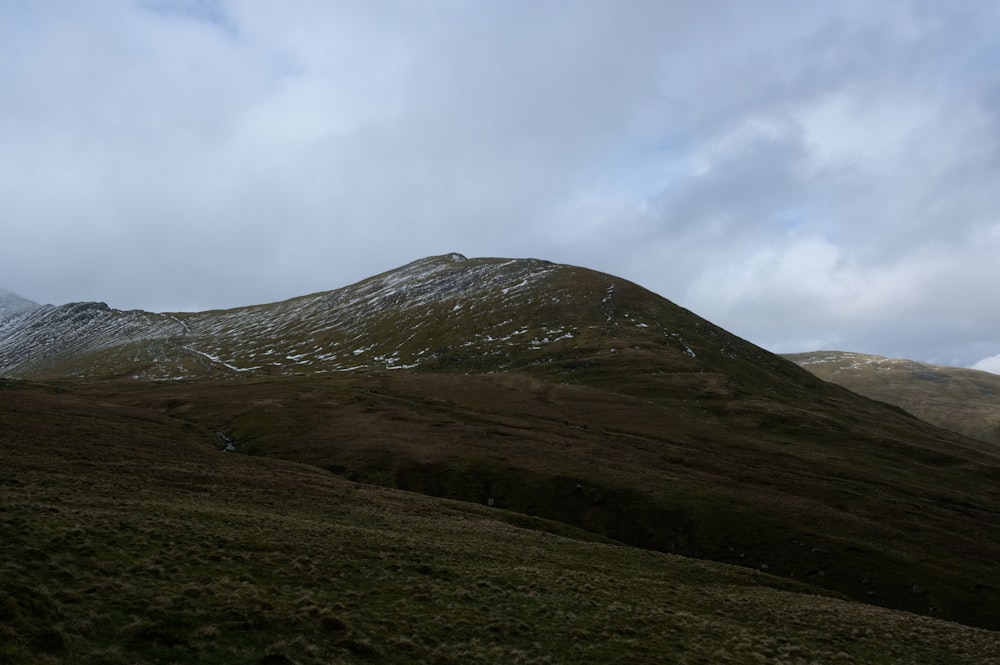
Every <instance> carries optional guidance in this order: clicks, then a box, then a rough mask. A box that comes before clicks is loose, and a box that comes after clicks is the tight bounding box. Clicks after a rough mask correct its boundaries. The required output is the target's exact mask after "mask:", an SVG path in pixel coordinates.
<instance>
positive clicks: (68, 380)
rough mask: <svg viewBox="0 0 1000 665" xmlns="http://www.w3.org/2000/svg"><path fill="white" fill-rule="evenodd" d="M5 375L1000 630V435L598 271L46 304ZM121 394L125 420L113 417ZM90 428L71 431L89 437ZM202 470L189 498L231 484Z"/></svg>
mask: <svg viewBox="0 0 1000 665" xmlns="http://www.w3.org/2000/svg"><path fill="white" fill-rule="evenodd" d="M0 376H6V377H8V378H9V380H8V381H7V385H8V386H10V390H11V391H21V392H24V393H26V394H28V395H34V396H35V397H39V395H46V394H53V395H56V396H59V400H58V404H59V406H58V408H55V407H53V408H54V411H55V412H57V413H62V412H63V411H62V410H67V413H69V414H70V415H73V416H74V417H79V421H73V423H72V424H67V425H66V426H67V427H71V426H72V427H76V428H79V431H80V432H81V434H80V437H81V441H85V442H86V444H87V445H96V446H100V445H102V443H101V440H102V438H103V437H107V438H108V440H109V445H111V443H113V444H114V445H113V446H112V447H113V448H114V450H115V451H118V452H116V454H118V453H119V452H120V451H121V450H122V449H123V448H124V449H128V446H129V443H128V437H129V429H130V428H131V427H134V428H137V429H138V430H143V429H144V428H146V427H147V426H151V424H156V423H159V424H161V425H163V426H164V427H166V429H165V430H164V432H166V434H164V437H165V438H162V439H157V440H158V441H159V442H160V443H159V444H157V445H163V446H167V447H169V446H171V445H173V443H174V439H173V438H172V437H174V436H181V435H183V436H188V435H197V436H200V437H202V439H201V440H202V441H203V442H205V443H206V445H215V446H217V447H219V448H229V449H233V450H234V451H235V454H236V456H238V457H240V458H243V457H246V456H250V457H253V458H267V459H268V460H270V461H271V462H273V461H275V460H282V461H283V462H290V463H294V464H297V465H306V466H308V467H309V468H312V469H318V470H322V472H323V473H333V474H336V475H338V476H340V477H342V478H345V479H347V480H350V481H353V482H356V483H362V484H364V485H379V486H383V487H387V488H392V489H396V490H405V491H409V492H411V493H416V494H422V495H429V496H433V497H438V498H443V499H449V500H461V501H464V502H467V503H469V504H476V505H477V506H479V507H482V506H489V504H490V503H491V502H492V504H493V507H494V508H496V509H498V510H500V511H505V514H509V515H512V516H516V517H512V519H515V520H526V521H527V522H528V523H531V524H538V520H542V521H545V523H546V524H550V525H551V524H557V525H559V527H558V529H567V530H570V531H572V532H573V533H577V534H579V533H580V532H586V533H587V534H589V537H591V538H596V539H598V540H602V541H608V540H610V541H613V542H615V543H617V544H618V545H620V546H623V547H629V548H633V551H635V552H637V553H638V551H639V550H638V549H635V548H639V549H643V550H650V551H658V552H662V553H670V554H677V555H682V556H685V557H690V558H695V559H701V560H711V561H714V562H718V563H726V564H737V565H740V566H743V567H749V568H753V569H755V570H757V571H759V572H760V571H766V573H767V574H768V575H771V576H774V577H776V578H782V579H783V580H784V581H787V582H793V581H794V582H796V583H798V582H803V583H805V584H808V585H810V586H811V587H813V588H815V589H818V590H820V591H822V592H824V593H826V592H830V593H836V594H842V595H843V596H846V597H849V598H852V599H855V600H859V601H863V602H866V603H870V604H875V605H880V606H883V607H885V608H891V609H895V610H906V611H911V612H917V613H921V614H925V615H928V616H933V617H940V618H947V619H950V620H954V621H960V622H963V623H966V624H969V625H975V626H980V627H987V628H991V629H1000V618H998V617H1000V569H998V567H997V565H996V562H997V561H998V560H1000V490H998V481H1000V475H998V474H1000V451H998V449H997V447H996V446H995V445H993V444H989V443H986V442H983V441H977V440H974V439H969V438H966V437H964V436H961V435H959V434H957V433H955V432H952V431H947V430H942V429H939V428H937V427H934V426H932V425H930V424H928V423H926V422H924V421H922V420H919V419H917V418H915V417H913V416H911V415H910V414H908V413H906V412H905V411H903V410H902V409H900V408H897V407H894V406H891V405H889V404H886V403H883V402H878V401H873V400H871V399H868V398H866V397H863V396H860V395H858V394H856V393H854V392H851V391H849V390H847V389H845V388H843V387H841V386H838V385H835V384H833V383H830V382H826V381H823V380H821V379H819V378H817V377H816V376H814V375H813V374H812V373H810V372H808V371H806V370H805V369H803V368H801V367H799V366H797V365H796V364H795V363H793V362H791V361H789V360H787V359H784V358H781V357H778V356H776V355H774V354H772V353H769V352H768V351H766V350H764V349H761V348H760V347H757V346H755V345H753V344H751V343H749V342H747V341H745V340H742V339H740V338H738V337H736V336H735V335H732V334H731V333H729V332H727V331H725V330H723V329H722V328H720V327H718V326H715V325H713V324H712V323H710V322H708V321H706V320H704V319H702V318H700V317H698V316H697V315H696V314H694V313H692V312H690V311H688V310H686V309H684V308H681V307H678V306H677V305H675V304H674V303H672V302H670V301H669V300H667V299H665V298H663V297H661V296H659V295H657V294H655V293H652V292H651V291H649V290H647V289H644V288H642V287H641V286H639V285H636V284H633V283H631V282H628V281H627V280H624V279H621V278H618V277H615V276H612V275H607V274H604V273H599V272H595V271H592V270H588V269H585V268H581V267H575V266H567V265H560V264H554V263H549V262H546V261H540V260H535V259H499V258H488V259H468V258H466V257H463V256H460V255H457V254H448V255H443V256H437V257H430V258H427V259H422V260H419V261H415V262H413V263H410V264H407V265H405V266H402V267H400V268H397V269H395V270H390V271H387V272H385V273H382V274H380V275H376V276H374V277H371V278H369V279H366V280H363V281H361V282H358V283H357V284H353V285H350V286H346V287H343V288H340V289H336V290H332V291H326V292H322V293H316V294H312V295H307V296H302V297H299V298H294V299H291V300H287V301H284V302H279V303H271V304H265V305H256V306H252V307H243V308H237V309H230V310H220V311H209V312H197V313H166V314H163V313H159V314H158V313H149V312H141V311H128V312H126V311H119V310H115V309H112V308H110V307H108V306H107V305H105V304H103V303H74V304H69V305H63V306H59V307H51V306H45V307H40V308H37V309H35V310H33V311H31V312H29V313H28V314H26V315H24V316H21V317H18V318H17V319H14V320H13V321H12V323H11V324H10V325H9V326H8V327H7V328H6V329H5V331H4V332H3V334H0ZM11 394H13V393H12V392H11V393H8V395H11ZM8 395H5V399H4V400H0V406H2V405H3V404H5V403H7V402H9V401H10V400H7V399H6V397H7V396H8ZM26 399H27V398H26ZM39 399H40V397H39ZM43 401H44V400H43ZM26 404H28V405H27V406H24V407H23V409H22V410H21V411H19V412H18V413H17V414H11V413H7V414H2V413H0V416H2V417H3V419H4V420H3V421H0V422H3V423H4V426H5V427H8V425H7V423H12V422H15V421H17V422H20V423H21V425H20V427H21V429H20V430H19V431H20V432H21V433H22V436H23V439H24V441H26V443H25V445H27V446H29V447H30V445H32V442H34V443H38V444H41V443H44V442H46V441H48V440H49V439H50V438H51V437H52V434H51V431H50V429H49V427H50V424H49V422H48V421H47V420H45V419H49V420H51V421H53V422H58V421H59V419H58V418H56V417H55V416H53V415H52V411H53V410H51V409H50V410H46V409H43V408H41V406H37V405H36V406H30V403H26ZM105 409H110V410H111V411H113V412H114V413H118V414H120V415H121V416H122V418H123V419H124V420H122V421H121V422H120V423H119V425H115V426H110V425H107V426H106V423H103V421H102V420H101V418H102V417H103V416H101V414H105V413H106V411H105ZM47 414H48V415H47ZM99 416H100V417H99ZM88 423H89V424H88ZM9 429H10V428H9V427H8V430H9ZM60 431H61V430H60ZM74 431H76V430H74V429H68V430H67V434H66V437H69V438H68V439H67V438H65V437H63V436H61V435H60V437H56V438H57V439H59V440H61V441H63V443H64V444H65V445H68V446H69V447H70V448H72V441H73V440H74V439H73V436H74V434H73V433H74ZM101 432H105V434H101ZM95 437H96V439H97V440H96V441H95V440H93V439H94V438H95ZM208 442H210V443H208ZM143 445H146V444H136V445H135V446H134V450H132V451H130V453H129V455H127V456H126V458H127V459H132V457H133V453H134V455H137V456H138V458H137V460H136V461H126V462H123V464H124V465H125V466H124V467H123V472H127V470H128V469H132V470H135V469H136V467H137V466H141V464H142V462H141V460H142V459H144V456H145V455H147V454H149V453H148V451H144V450H143V448H142V446H143ZM72 454H73V453H72V452H71V451H70V452H67V450H66V449H65V448H60V449H59V452H58V455H59V456H66V455H70V456H72ZM172 463H173V462H166V468H165V469H164V470H163V471H162V473H163V474H165V475H167V476H169V475H170V473H171V471H170V468H171V466H170V465H171V464H172ZM264 463H265V462H263V461H261V464H264ZM27 464H28V465H29V466H30V464H31V462H30V460H29V462H27ZM39 464H41V462H39ZM46 464H51V465H54V466H55V467H56V468H59V466H60V463H59V462H58V460H56V461H51V460H50V461H49V462H46ZM241 464H242V462H241ZM0 466H2V465H0ZM74 468H75V467H74ZM269 468H271V467H269ZM273 468H277V467H273ZM253 478H254V479H255V480H253V482H254V483H257V484H262V486H263V487H266V482H265V481H262V480H261V477H260V476H257V475H255V476H253ZM248 482H249V481H248ZM201 487H202V489H200V490H197V491H194V490H192V491H194V492H195V493H194V494H192V495H191V501H192V502H193V503H192V505H200V501H201V500H202V499H205V498H207V497H206V496H205V495H204V493H208V494H211V493H212V492H213V490H212V486H211V484H210V483H207V484H205V485H203V486H201ZM247 491H250V488H247ZM123 496H125V497H128V498H124V499H122V500H123V501H124V502H125V504H127V505H131V504H130V502H132V501H142V500H145V499H143V497H144V496H146V495H141V494H140V495H135V496H132V495H128V494H123ZM147 498H149V497H147ZM282 500H283V499H282ZM255 505H258V509H259V504H255ZM420 505H424V504H420ZM233 509H238V508H237V507H236V506H233ZM275 510H276V511H279V513H280V508H276V509H275ZM190 518H191V519H194V517H193V516H190ZM518 523H523V522H520V521H519V522H518ZM180 528H181V527H178V529H180ZM546 528H550V529H551V528H554V527H551V526H549V527H546ZM303 537H307V536H303ZM308 537H309V538H311V537H312V536H308ZM553 546H554V547H561V545H558V546H557V545H553ZM35 549H41V548H38V547H37V546H35ZM167 567H168V568H169V565H167ZM432 568H433V566H432ZM595 569H601V566H600V564H597V563H595ZM233 574H236V575H238V574H239V573H235V572H234V573H233ZM163 658H166V657H165V656H164V657H163ZM167 660H169V659H167ZM458 660H461V659H458ZM598 660H599V661H600V660H602V659H598ZM276 662H280V661H276Z"/></svg>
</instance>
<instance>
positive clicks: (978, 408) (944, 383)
mask: <svg viewBox="0 0 1000 665" xmlns="http://www.w3.org/2000/svg"><path fill="white" fill-rule="evenodd" d="M785 357H786V358H788V359H789V360H791V361H793V362H795V363H798V364H799V365H801V366H802V367H804V368H806V369H808V370H809V371H810V372H812V373H813V374H815V375H816V376H818V377H820V378H822V379H824V380H826V381H832V382H833V383H837V384H839V385H842V386H844V387H845V388H848V389H850V390H853V391H854V392H856V393H859V394H861V395H865V396H867V397H871V398H872V399H877V400H881V401H883V402H887V403H889V404H895V405H896V406H899V407H901V408H903V409H906V410H907V411H909V412H910V413H912V414H913V415H915V416H917V417H918V418H920V419H921V420H926V421H927V422H929V423H933V424H935V425H937V426H938V427H944V428H945V429H950V430H952V431H955V432H961V433H962V434H964V435H966V436H971V437H973V438H976V439H982V440H983V441H990V442H992V443H1000V376H997V375H996V374H991V373H989V372H981V371H978V370H974V369H964V368H961V367H947V366H942V365H932V364H930V363H922V362H917V361H915V360H905V359H901V358H885V357H883V356H872V355H866V354H863V353H848V352H844V351H812V352H809V353H793V354H788V355H786V356H785Z"/></svg>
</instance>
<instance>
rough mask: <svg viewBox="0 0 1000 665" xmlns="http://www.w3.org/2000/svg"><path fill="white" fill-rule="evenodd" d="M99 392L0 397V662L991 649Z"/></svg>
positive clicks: (985, 652) (917, 623) (799, 655)
mask: <svg viewBox="0 0 1000 665" xmlns="http://www.w3.org/2000/svg"><path fill="white" fill-rule="evenodd" d="M134 388H135V386H134V385H133V386H132V387H131V388H128V389H126V392H128V391H131V390H132V389H134ZM113 393H114V391H110V390H108V389H107V387H106V386H105V387H103V388H101V389H100V390H96V389H93V387H92V388H91V389H88V390H84V391H82V392H65V391H62V390H53V389H50V388H45V387H39V386H30V385H20V386H11V385H9V384H7V385H4V386H3V387H2V389H0V425H2V432H3V446H2V448H0V455H2V462H3V463H2V464H0V661H2V662H5V663H64V662H65V663H70V662H72V663H81V664H87V663H94V664H96V663H102V664H111V663H120V664H125V663H129V664H133V663H134V664H138V665H143V664H146V663H166V662H183V663H205V664H208V663H261V664H263V663H298V664H300V665H307V664H313V663H316V664H319V663H324V664H328V663H358V662H383V663H470V662H504V663H515V662H519V663H580V662H603V663H611V662H623V663H624V662H627V663H662V662H678V663H708V662H712V663H729V662H731V663H755V662H762V661H766V662H774V663H798V662H842V663H851V662H856V663H898V662H908V663H943V662H947V663H970V664H972V663H975V664H977V665H979V664H983V663H997V662H1000V643H998V640H997V636H996V634H995V633H990V632H986V631H982V630H978V629H974V628H968V627H964V626H961V625H958V624H954V623H948V622H943V621H940V620H936V619H933V618H928V617H920V616H916V615H913V614H908V613H900V612H892V611H889V610H885V609H882V608H877V607H872V606H868V605H863V604H859V603H854V602H849V601H845V600H840V599H837V598H834V597H831V596H829V595H822V594H820V593H819V592H818V591H817V590H815V589H811V588H810V587H805V586H802V585H799V584H797V583H795V582H792V581H784V580H781V579H780V578H777V577H772V576H769V575H766V574H763V573H759V572H755V571H749V570H744V569H739V568H735V567H729V566H724V565H720V564H715V563H708V562H697V561H693V560H689V559H684V558H680V557H674V556H669V555H665V554H658V553H653V552H648V551H641V550H636V549H632V548H627V547H622V546H617V545H610V544H602V543H599V542H595V541H594V539H593V538H591V537H589V536H587V535H586V534H581V533H579V532H573V531H572V530H570V529H568V528H566V527H563V526H560V525H558V524H553V523H547V522H543V521H541V520H533V519H530V518H526V517H524V516H521V515H518V514H515V513H511V512H508V511H504V510H500V509H496V508H494V509H488V508H486V507H483V506H476V505H473V504H469V503H458V502H450V501H446V500H441V499H433V498H430V497H424V496H420V495H416V494H408V493H402V492H398V491H394V490H388V489H379V488H375V487H371V486H366V485H359V484H355V483H350V482H348V481H345V480H343V479H340V478H338V477H336V476H334V475H332V474H329V473H327V472H324V471H322V470H320V469H317V468H315V467H311V466H307V465H301V464H294V463H288V462H282V461H278V460H273V459H267V458H261V457H254V456H248V455H241V454H238V453H237V454H232V453H224V452H220V451H219V450H218V449H217V447H216V443H217V437H216V436H215V435H214V433H213V432H211V431H208V430H206V429H205V428H203V427H200V426H198V425H197V424H193V423H192V422H184V421H183V420H180V419H178V418H176V417H171V416H168V415H164V414H163V413H162V412H157V411H153V410H148V409H144V408H137V407H132V406H127V405H124V404H123V401H122V399H121V398H122V397H123V395H118V396H115V395H114V394H113ZM279 393H280V390H279ZM319 393H322V391H319ZM129 394H130V395H132V397H135V394H134V393H129ZM295 394H297V395H299V396H303V398H306V397H304V396H305V395H307V394H308V392H306V393H295ZM313 395H314V396H317V393H316V392H313ZM292 396H293V394H292V393H281V394H280V399H286V398H291V397H292ZM340 398H341V399H349V395H348V394H342V395H340ZM171 399H172V398H171ZM125 401H128V400H125ZM173 408H175V409H176V408H181V405H179V404H175V406H174V407H173ZM189 410H191V409H190V408H189Z"/></svg>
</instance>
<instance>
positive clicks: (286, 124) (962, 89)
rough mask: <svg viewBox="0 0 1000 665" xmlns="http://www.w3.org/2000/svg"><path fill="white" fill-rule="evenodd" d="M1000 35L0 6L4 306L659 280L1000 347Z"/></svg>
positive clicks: (735, 324)
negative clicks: (568, 272)
mask: <svg viewBox="0 0 1000 665" xmlns="http://www.w3.org/2000/svg"><path fill="white" fill-rule="evenodd" d="M997 29H1000V9H997V8H995V7H994V5H993V4H992V3H987V2H975V1H973V2H968V3H961V4H960V5H954V6H952V5H948V6H947V7H946V6H944V5H939V4H930V3H920V2H910V1H908V0H886V1H885V2H880V3H878V5H877V6H874V5H872V4H871V3H867V2H860V1H859V2H842V3H834V4H831V3H823V2H803V3H795V4H794V5H789V4H787V3H778V2H766V1H765V2H760V3H757V4H755V6H754V11H753V12H748V11H747V8H746V5H745V3H739V2H731V1H726V0H716V1H713V2H709V3H694V4H691V3H662V2H652V1H651V2H642V1H638V2H634V3H630V4H629V8H628V11H623V10H622V7H621V5H620V4H619V3H613V2H607V1H603V0H581V1H574V2H568V1H556V2H550V3H543V4H541V5H540V4H538V3H528V2H520V1H517V0H515V1H511V2H483V3H475V4H466V3H451V2H445V1H441V2H435V1H431V2H427V3H419V4H415V3H410V2H395V1H392V0H385V1H380V2H372V3H359V4H352V3H346V4H341V3H327V2H310V1H307V0H298V1H295V2H288V3H281V4H280V5H279V4H275V3H268V2H256V1H248V2H222V1H221V0H219V1H208V0H205V1H196V0H183V1H182V0H150V1H145V0H144V1H142V2H127V1H125V0H122V1H120V2H108V3H100V4H98V5H96V6H90V5H88V6H87V7H85V8H84V7H82V6H78V5H77V4H73V3H69V4H60V5H51V4H46V3H23V2H15V3H6V4H5V5H4V7H3V8H2V9H0V56H2V57H0V86H2V89H3V90H4V91H5V104H4V105H3V106H2V108H0V142H2V144H3V145H4V150H3V152H2V154H0V216H2V219H3V220H4V224H3V227H2V231H0V285H2V286H4V287H7V288H10V289H12V290H14V291H17V292H19V293H21V294H22V295H25V296H26V297H30V298H33V299H36V300H46V301H50V302H65V301H68V300H83V299H97V300H105V301H108V302H109V303H110V304H112V305H113V306H118V307H142V308H147V309H159V310H171V309H201V308H208V307H226V306H235V305H241V304H248V303H254V302H262V301H268V300H276V299H279V298H285V297H291V296H294V295H299V294H301V293H306V292H312V291H318V290H322V289H329V288H335V287H338V286H342V285H345V284H347V283H350V282H352V281H355V280H358V279H362V278H364V277H366V276H368V275H370V274H373V273H376V272H379V271H381V270H385V269H388V268H391V267H393V266H396V265H400V264H402V263H405V262H407V261H410V260H412V259H415V258H418V257H421V256H425V255H428V254H438V253H442V252H446V251H460V252H462V253H464V254H466V255H470V256H478V255H494V256H495V255H503V256H537V257H540V258H548V259H552V260H557V261H563V262H567V263H574V264H578V265H585V266H588V267H593V268H596V269H600V270H605V271H608V272H612V273H615V274H618V275H621V276H623V277H626V278H628V279H631V280H633V281H636V282H639V283H641V284H643V285H644V286H647V287H649V288H651V289H653V290H654V291H657V292H659V293H661V294H663V295H664V296H666V297H668V298H671V299H674V300H676V301H678V302H679V303H681V304H683V305H684V306H686V307H688V308H690V309H692V310H694V311H695V312H697V313H699V314H702V315H704V316H706V317H707V318H710V319H712V320H713V321H715V322H717V323H719V324H720V325H723V326H725V327H727V328H729V329H731V330H733V331H734V332H736V333H737V334H740V335H742V336H744V337H747V338H749V339H751V340H752V341H755V342H757V343H760V344H762V345H764V346H767V347H769V348H773V349H775V350H787V351H794V350H807V349H809V348H813V347H814V346H816V345H824V346H832V345H836V346H838V347H840V348H845V349H848V350H856V351H870V352H873V353H881V354H883V355H892V356H906V357H913V358H915V359H918V360H936V361H942V362H950V363H954V364H963V365H969V364H971V363H972V362H974V361H975V360H976V359H978V358H983V357H986V356H990V355H992V354H995V353H997V351H998V350H1000V337H998V333H997V331H998V330H1000V322H998V321H997V316H998V315H997V314H995V313H994V312H995V310H996V308H995V307H993V305H992V302H991V301H990V295H989V294H990V289H989V288H988V287H989V286H990V285H992V284H995V283H996V280H997V274H996V268H995V265H996V262H995V258H994V257H995V256H996V255H997V250H998V249H1000V214H998V212H997V211H998V210H1000V190H998V189H997V188H996V187H995V186H994V183H995V182H996V181H997V177H998V175H1000V143H998V141H997V138H996V137H997V136H1000V122H998V121H1000V115H998V114H1000V111H998V110H997V109H1000V104H998V103H997V102H998V101H1000V100H998V97H1000V85H998V79H997V78H996V75H995V72H996V67H995V63H996V61H997V53H998V52H997V50H996V47H995V45H994V42H995V39H994V36H995V34H996V31H997Z"/></svg>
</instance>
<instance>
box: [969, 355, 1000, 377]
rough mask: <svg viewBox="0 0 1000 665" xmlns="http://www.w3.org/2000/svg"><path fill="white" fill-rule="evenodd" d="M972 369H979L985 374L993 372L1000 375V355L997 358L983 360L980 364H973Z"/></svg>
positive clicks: (990, 357)
mask: <svg viewBox="0 0 1000 665" xmlns="http://www.w3.org/2000/svg"><path fill="white" fill-rule="evenodd" d="M972 369H979V370H982V371H984V372H992V373H993V374H1000V353H998V354H997V355H995V356H989V357H988V358H983V359H982V360H980V361H979V362H976V363H973V364H972Z"/></svg>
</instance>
